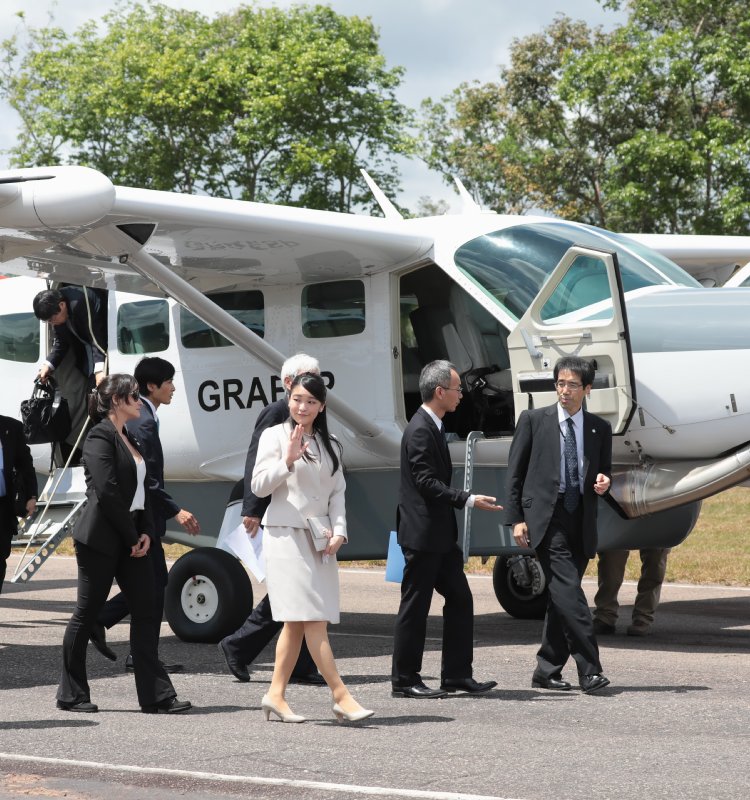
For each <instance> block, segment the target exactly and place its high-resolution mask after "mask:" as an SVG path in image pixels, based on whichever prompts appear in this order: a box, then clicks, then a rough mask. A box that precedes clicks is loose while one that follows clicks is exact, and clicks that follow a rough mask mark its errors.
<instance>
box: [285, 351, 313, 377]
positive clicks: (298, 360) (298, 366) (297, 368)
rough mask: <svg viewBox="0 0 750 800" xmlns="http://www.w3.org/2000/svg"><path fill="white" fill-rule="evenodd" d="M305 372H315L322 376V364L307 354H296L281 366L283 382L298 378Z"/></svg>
mask: <svg viewBox="0 0 750 800" xmlns="http://www.w3.org/2000/svg"><path fill="white" fill-rule="evenodd" d="M303 372H313V373H314V374H315V375H320V363H319V362H318V359H317V358H313V357H312V356H308V355H307V353H295V354H294V355H293V356H290V357H289V358H287V360H286V361H285V362H284V363H283V364H282V365H281V380H282V381H285V380H286V379H287V378H296V377H297V375H300V374H301V373H303Z"/></svg>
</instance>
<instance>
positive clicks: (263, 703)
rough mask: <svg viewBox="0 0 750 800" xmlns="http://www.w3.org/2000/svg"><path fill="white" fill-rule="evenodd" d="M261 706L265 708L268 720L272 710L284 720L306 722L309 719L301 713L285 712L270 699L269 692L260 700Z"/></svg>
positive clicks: (264, 713) (264, 712) (264, 711)
mask: <svg viewBox="0 0 750 800" xmlns="http://www.w3.org/2000/svg"><path fill="white" fill-rule="evenodd" d="M260 707H261V708H262V709H263V715H264V716H265V718H266V722H268V720H269V718H270V716H271V712H272V711H273V713H274V714H276V716H277V717H278V718H279V719H280V720H281V721H282V722H304V721H305V720H306V719H307V717H301V716H300V715H299V714H285V713H284V712H283V711H282V710H281V709H279V708H277V707H276V706H275V705H274V703H272V702H271V700H269V698H268V695H267V694H264V695H263V699H262V700H261V701H260Z"/></svg>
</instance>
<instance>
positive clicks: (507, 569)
mask: <svg viewBox="0 0 750 800" xmlns="http://www.w3.org/2000/svg"><path fill="white" fill-rule="evenodd" d="M492 586H493V588H494V589H495V597H497V599H498V601H499V603H500V605H501V606H502V607H503V608H504V609H505V610H506V611H507V612H508V613H509V614H510V615H511V616H512V617H517V618H518V619H544V615H545V613H546V611H547V588H546V586H545V582H544V574H543V573H542V568H541V565H540V564H539V562H538V561H537V560H536V558H534V556H526V555H517V556H498V557H497V558H496V559H495V566H494V568H493V570H492Z"/></svg>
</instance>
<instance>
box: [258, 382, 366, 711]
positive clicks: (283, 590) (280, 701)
mask: <svg viewBox="0 0 750 800" xmlns="http://www.w3.org/2000/svg"><path fill="white" fill-rule="evenodd" d="M325 399H326V388H325V383H323V379H322V378H321V377H320V375H314V374H312V373H302V374H301V375H298V376H297V377H296V378H295V379H294V381H293V382H292V386H291V390H290V394H289V413H290V419H289V420H288V421H287V422H282V423H281V424H280V425H275V426H273V427H272V428H267V429H266V430H265V431H263V434H262V435H261V437H260V441H259V442H258V456H257V459H256V462H255V469H254V470H253V477H252V483H251V486H252V490H253V492H254V493H255V494H256V495H257V496H258V497H267V496H268V495H271V503H270V505H269V506H268V509H267V510H266V513H265V515H264V516H263V520H262V522H263V550H264V553H265V559H266V583H267V587H268V596H269V599H270V601H271V608H272V609H273V618H274V619H275V620H277V621H279V622H283V623H284V627H283V629H282V631H281V635H280V636H279V640H278V643H277V645H276V662H275V664H274V670H273V678H272V679H271V687H270V689H269V690H268V693H267V694H265V695H264V697H263V701H262V708H263V713H264V715H265V718H266V719H267V720H268V719H269V717H270V715H271V713H274V714H276V715H277V716H278V717H279V718H280V719H281V720H282V721H283V722H304V720H305V718H304V717H302V716H300V715H298V714H294V713H292V711H291V709H290V708H289V705H288V703H287V701H286V697H285V694H286V687H287V685H288V683H289V678H290V676H291V674H292V669H293V668H294V665H295V663H296V661H297V656H298V655H299V651H300V647H301V645H302V639H303V637H304V638H305V640H306V642H307V647H308V649H309V650H310V655H311V656H312V658H313V660H314V661H315V664H316V666H317V667H318V669H319V670H320V673H321V674H322V675H323V677H324V678H325V681H326V683H327V684H328V686H329V688H330V689H331V692H332V694H333V713H334V714H335V715H336V718H337V719H338V720H339V722H342V721H343V720H345V719H346V720H350V721H353V720H360V719H365V718H367V717H370V716H372V714H373V712H372V711H368V710H367V709H364V708H362V707H361V706H360V705H359V703H357V702H356V700H355V699H354V698H353V697H352V696H351V694H350V693H349V690H348V689H347V688H346V686H345V685H344V682H343V681H342V680H341V677H340V675H339V673H338V670H337V669H336V662H335V661H334V658H333V653H332V652H331V645H330V643H329V641H328V623H329V622H333V623H337V622H338V621H339V578H338V567H337V564H336V552H337V551H338V549H339V548H340V547H341V545H342V544H344V542H346V540H347V536H346V510H345V507H344V490H345V489H346V483H345V481H344V474H343V469H342V466H341V459H340V456H341V446H340V445H339V443H338V442H337V441H336V440H335V439H333V437H331V435H330V434H329V433H328V424H327V421H326V414H325ZM337 451H338V452H337ZM312 517H318V518H320V517H327V518H329V519H330V527H327V528H326V535H327V536H328V542H327V544H326V547H325V550H323V551H317V550H316V549H315V547H314V545H313V541H312V535H311V533H310V530H309V528H308V519H310V518H312Z"/></svg>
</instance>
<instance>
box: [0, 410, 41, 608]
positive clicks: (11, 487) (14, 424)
mask: <svg viewBox="0 0 750 800" xmlns="http://www.w3.org/2000/svg"><path fill="white" fill-rule="evenodd" d="M36 493H37V485H36V472H35V470H34V462H33V461H32V460H31V450H29V446H28V445H27V444H26V440H25V439H24V437H23V425H21V423H20V422H19V421H18V420H17V419H12V418H11V417H3V416H0V592H2V590H3V582H4V581H5V571H6V568H7V567H6V564H7V561H8V556H9V555H10V545H11V539H12V538H13V537H14V536H15V535H16V533H17V532H18V517H17V516H16V511H17V509H16V508H15V498H16V495H17V494H18V497H19V501H20V503H21V505H23V507H24V510H25V511H26V513H27V514H33V513H34V511H35V510H36ZM18 510H19V511H20V509H18Z"/></svg>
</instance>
